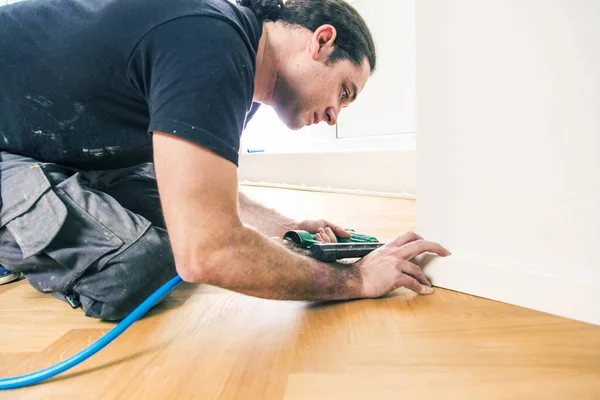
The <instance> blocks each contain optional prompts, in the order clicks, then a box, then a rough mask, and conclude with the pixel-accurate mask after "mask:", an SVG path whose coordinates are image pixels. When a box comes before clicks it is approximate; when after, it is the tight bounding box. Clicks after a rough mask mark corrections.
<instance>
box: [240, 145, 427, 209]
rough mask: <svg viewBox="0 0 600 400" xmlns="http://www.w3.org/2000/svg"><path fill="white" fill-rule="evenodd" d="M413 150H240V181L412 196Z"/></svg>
mask: <svg viewBox="0 0 600 400" xmlns="http://www.w3.org/2000/svg"><path fill="white" fill-rule="evenodd" d="M416 175H417V169H416V150H414V149H406V150H378V151H366V150H365V151H360V150H357V151H339V152H306V153H258V154H242V155H241V156H240V166H239V171H238V179H239V181H240V182H255V183H257V182H263V183H264V182H269V184H274V185H277V184H279V185H287V186H288V188H300V187H303V188H304V190H310V189H308V188H318V189H319V190H322V189H326V190H327V191H330V192H336V191H337V192H340V193H341V192H353V194H362V193H368V194H369V195H371V196H394V195H397V196H399V197H402V198H415V197H416V180H417V177H416Z"/></svg>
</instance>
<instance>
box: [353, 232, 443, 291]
mask: <svg viewBox="0 0 600 400" xmlns="http://www.w3.org/2000/svg"><path fill="white" fill-rule="evenodd" d="M424 252H430V253H435V254H437V255H439V256H442V257H446V256H449V255H450V252H449V251H448V250H447V249H445V248H444V247H442V246H441V245H440V244H438V243H435V242H430V241H426V240H424V239H423V238H422V237H421V236H419V235H417V234H416V233H414V232H407V233H405V234H403V235H401V236H399V237H397V238H396V239H395V240H394V241H393V242H390V243H387V244H386V245H384V246H382V247H380V248H378V249H377V250H374V251H373V252H371V253H369V254H368V255H366V256H365V257H363V258H362V259H361V260H360V261H358V262H357V263H356V264H357V266H358V268H359V269H360V275H361V276H362V293H361V297H367V298H374V297H380V296H382V295H384V294H386V293H388V292H390V291H392V290H395V289H397V288H399V287H402V286H403V287H406V288H408V289H410V290H412V291H414V292H416V293H418V294H431V293H433V289H432V288H431V283H430V282H429V280H427V278H426V277H425V274H424V273H423V270H422V269H421V268H419V267H418V266H417V265H415V264H414V263H412V262H411V261H410V260H411V259H412V258H414V257H416V256H418V255H419V254H421V253H424Z"/></svg>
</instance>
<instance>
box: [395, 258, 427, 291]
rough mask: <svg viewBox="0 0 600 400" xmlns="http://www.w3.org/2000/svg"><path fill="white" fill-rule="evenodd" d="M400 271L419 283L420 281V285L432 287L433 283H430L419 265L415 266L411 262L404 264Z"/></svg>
mask: <svg viewBox="0 0 600 400" xmlns="http://www.w3.org/2000/svg"><path fill="white" fill-rule="evenodd" d="M400 270H401V271H402V272H404V273H405V274H407V275H410V276H411V277H413V278H415V279H416V280H417V281H419V283H420V284H422V285H426V286H431V282H429V280H428V279H427V277H426V276H425V273H424V272H423V270H422V269H421V268H419V267H418V266H417V265H415V264H413V263H411V262H403V263H402V264H401V265H400Z"/></svg>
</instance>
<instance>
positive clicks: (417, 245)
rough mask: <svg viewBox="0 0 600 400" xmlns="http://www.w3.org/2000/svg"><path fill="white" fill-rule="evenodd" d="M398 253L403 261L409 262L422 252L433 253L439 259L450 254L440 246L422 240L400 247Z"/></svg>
mask: <svg viewBox="0 0 600 400" xmlns="http://www.w3.org/2000/svg"><path fill="white" fill-rule="evenodd" d="M398 252H399V254H400V256H401V257H402V258H403V259H405V260H410V259H411V258H413V257H416V256H418V255H419V254H421V253H424V252H429V253H435V254H437V255H438V256H441V257H446V256H449V255H450V254H451V253H450V251H448V249H446V248H444V247H443V246H442V245H441V244H439V243H436V242H430V241H428V240H423V239H418V240H415V241H412V242H410V243H408V244H406V245H404V246H402V247H400V248H399V249H398Z"/></svg>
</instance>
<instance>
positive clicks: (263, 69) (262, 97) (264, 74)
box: [253, 22, 278, 104]
mask: <svg viewBox="0 0 600 400" xmlns="http://www.w3.org/2000/svg"><path fill="white" fill-rule="evenodd" d="M273 25H274V24H273V23H271V22H265V23H263V33H262V35H261V37H260V42H259V45H258V52H257V54H256V75H255V77H254V98H253V101H254V102H258V103H264V104H268V103H269V102H270V100H271V98H272V97H273V89H274V87H275V82H276V81H277V70H278V63H277V59H276V57H275V54H276V51H275V49H274V46H275V43H273V42H272V40H271V37H272V35H273V34H274V32H273Z"/></svg>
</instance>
